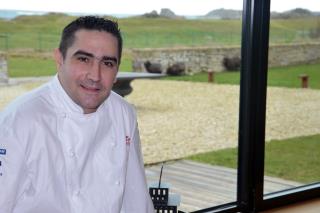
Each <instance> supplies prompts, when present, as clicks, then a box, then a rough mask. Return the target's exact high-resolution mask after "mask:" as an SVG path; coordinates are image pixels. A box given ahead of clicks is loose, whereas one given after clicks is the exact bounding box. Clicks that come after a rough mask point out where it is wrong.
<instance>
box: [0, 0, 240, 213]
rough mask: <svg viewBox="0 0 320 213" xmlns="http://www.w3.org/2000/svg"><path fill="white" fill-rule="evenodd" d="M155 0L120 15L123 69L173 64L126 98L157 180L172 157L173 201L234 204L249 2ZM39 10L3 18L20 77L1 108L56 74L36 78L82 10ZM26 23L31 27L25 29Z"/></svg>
mask: <svg viewBox="0 0 320 213" xmlns="http://www.w3.org/2000/svg"><path fill="white" fill-rule="evenodd" d="M128 2H129V1H128ZM149 2H153V5H152V6H150V7H149V6H148V7H145V8H146V10H145V11H143V12H141V11H139V12H138V13H137V14H132V13H134V12H126V11H123V12H122V11H120V13H121V15H119V14H115V16H117V17H118V23H119V25H120V28H121V31H122V33H123V39H124V51H123V56H122V61H121V62H122V63H121V67H120V71H121V72H123V71H126V72H132V71H137V72H139V71H142V72H148V68H147V66H146V62H147V61H149V62H150V63H151V64H152V65H155V64H160V65H161V72H162V73H167V71H168V70H169V69H171V71H172V73H171V74H170V75H172V76H168V77H165V78H161V79H152V80H151V79H135V80H133V81H132V82H131V86H132V88H133V91H132V92H131V93H130V94H128V95H127V96H125V99H126V100H128V101H129V102H130V103H132V104H133V105H134V106H135V107H136V109H137V115H138V122H139V129H140V136H141V146H142V151H143V157H144V161H145V164H146V165H145V168H146V174H147V180H148V184H150V186H151V185H152V184H155V185H154V186H155V187H157V186H158V184H159V176H160V171H161V166H162V163H163V162H164V168H163V173H162V179H161V180H162V182H161V183H162V184H163V185H164V186H165V184H168V185H169V186H170V187H169V192H163V193H162V192H161V193H162V195H163V196H165V194H167V193H169V194H170V196H169V198H170V199H171V198H173V200H170V199H169V201H170V203H169V204H170V205H171V204H173V205H174V203H171V202H173V201H175V200H174V199H175V198H176V197H175V196H174V195H173V194H176V195H178V196H180V200H181V202H180V206H179V207H178V209H179V210H182V211H186V212H189V211H194V210H200V209H203V208H208V207H212V206H215V205H220V204H224V203H229V202H233V201H235V200H236V187H237V183H236V182H237V170H236V169H237V143H238V138H237V136H238V114H239V111H238V109H239V79H240V73H239V68H240V42H241V25H242V23H241V13H242V11H241V10H242V1H232V5H233V8H232V9H234V10H227V9H219V8H226V5H230V4H229V3H226V2H231V0H230V1H219V3H218V4H217V2H215V1H211V0H201V1H199V0H190V1H188V3H185V2H184V3H182V2H179V4H173V2H172V1H163V2H164V4H159V1H149ZM149 2H148V3H149ZM161 2H162V1H161ZM200 2H201V3H200ZM128 4H129V3H128ZM136 4H137V3H136V2H135V5H136ZM157 5H159V6H157ZM177 5H178V6H177ZM123 8H124V9H125V7H123ZM126 8H130V7H126ZM135 8H136V6H135ZM147 8H154V9H156V12H152V9H150V10H148V9H147ZM165 8H168V9H165ZM79 12H81V11H79ZM125 13H130V14H125ZM30 14H32V12H31V13H30ZM143 14H144V15H143ZM7 15H8V14H7ZM35 15H38V16H22V17H17V18H15V19H8V20H2V19H0V26H3V27H1V28H0V51H8V52H10V54H8V58H7V60H8V61H7V62H8V74H9V77H10V81H9V83H10V84H9V85H7V86H0V97H1V99H0V112H1V111H2V110H3V109H4V107H5V106H7V104H8V103H9V102H10V101H12V100H13V99H14V98H15V97H17V96H18V95H21V94H23V93H25V92H27V91H30V90H31V89H33V88H35V87H37V86H39V85H41V84H42V83H43V82H46V81H48V78H39V79H38V78H36V79H35V78H34V77H35V76H52V75H54V74H55V65H54V63H53V62H52V60H51V58H50V57H51V52H52V50H53V48H55V47H56V46H57V45H58V42H59V38H60V34H59V33H60V31H61V29H62V28H63V27H64V26H65V25H66V24H67V23H69V22H70V21H71V20H72V19H73V18H74V17H70V16H69V15H70V14H69V15H68V14H64V15H63V14H38V13H36V14H35ZM104 15H110V13H109V14H104ZM130 15H135V17H129V16H130ZM136 15H143V16H139V17H136ZM11 18H12V17H11ZM34 20H37V21H34ZM40 20H41V21H40ZM13 23H14V24H13ZM25 23H28V28H25V27H22V26H25ZM39 23H40V24H39ZM43 23H45V24H43ZM38 24H39V25H38ZM16 28H17V29H16ZM146 48H147V49H146ZM142 49H143V50H142ZM181 70H182V71H183V72H182V73H181V75H180V73H179V71H181ZM151 71H152V70H151ZM151 71H150V70H149V72H151ZM16 77H28V78H23V79H17V78H16ZM200 153H201V155H198V154H200ZM163 185H161V186H163Z"/></svg>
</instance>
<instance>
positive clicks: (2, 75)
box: [0, 53, 9, 85]
mask: <svg viewBox="0 0 320 213" xmlns="http://www.w3.org/2000/svg"><path fill="white" fill-rule="evenodd" d="M8 81H9V79H8V67H7V59H6V56H5V54H3V53H0V85H3V84H7V83H8Z"/></svg>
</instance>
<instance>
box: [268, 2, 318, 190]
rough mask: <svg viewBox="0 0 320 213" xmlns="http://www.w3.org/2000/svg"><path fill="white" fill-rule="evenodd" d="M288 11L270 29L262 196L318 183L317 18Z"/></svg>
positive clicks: (279, 16) (303, 12)
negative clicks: (269, 182)
mask: <svg viewBox="0 0 320 213" xmlns="http://www.w3.org/2000/svg"><path fill="white" fill-rule="evenodd" d="M289 10H290V9H289V8H288V12H286V13H285V14H282V15H281V14H280V15H279V14H278V16H277V17H275V16H272V17H273V19H271V25H270V26H271V28H270V50H269V71H268V86H269V87H268V97H267V118H266V149H265V186H264V193H265V194H266V193H269V192H275V191H279V190H282V189H289V188H293V187H296V186H300V185H305V184H309V183H314V182H318V181H319V180H320V179H319V177H320V170H319V167H318V166H317V165H318V163H319V161H320V157H319V156H320V144H319V139H320V114H319V109H320V107H319V106H320V99H319V98H320V90H319V89H320V85H319V83H318V82H319V80H320V79H319V78H320V75H319V69H320V51H319V47H320V33H319V32H320V17H319V16H316V15H315V13H312V11H309V10H305V9H301V8H299V9H292V10H290V11H289ZM267 181H272V182H273V184H272V185H270V186H268V185H267V184H266V183H267Z"/></svg>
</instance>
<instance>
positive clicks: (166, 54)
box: [132, 43, 320, 74]
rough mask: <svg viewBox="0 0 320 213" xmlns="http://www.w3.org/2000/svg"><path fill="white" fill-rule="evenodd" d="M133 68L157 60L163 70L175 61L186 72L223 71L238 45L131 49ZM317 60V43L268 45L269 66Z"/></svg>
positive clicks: (237, 53) (319, 48)
mask: <svg viewBox="0 0 320 213" xmlns="http://www.w3.org/2000/svg"><path fill="white" fill-rule="evenodd" d="M132 52H133V63H132V65H133V66H132V69H133V70H134V71H137V72H144V71H146V70H145V67H144V62H146V61H150V62H151V63H160V64H161V66H162V72H163V73H165V72H166V69H167V68H168V67H169V66H171V65H173V64H175V63H177V62H183V63H185V65H186V72H187V73H189V74H192V73H198V72H203V71H204V72H207V71H209V70H212V71H214V72H222V71H224V70H225V68H224V66H223V63H222V61H223V58H224V57H229V58H231V57H240V47H239V46H237V47H199V48H195V47H193V48H157V49H151V48H150V49H133V50H132ZM319 59H320V43H302V44H286V45H285V44H282V45H270V47H269V67H277V66H286V65H293V64H303V63H312V62H314V61H316V60H319Z"/></svg>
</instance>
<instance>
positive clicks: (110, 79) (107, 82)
mask: <svg viewBox="0 0 320 213" xmlns="http://www.w3.org/2000/svg"><path fill="white" fill-rule="evenodd" d="M116 75H117V74H116V73H107V74H105V75H102V79H101V80H102V81H101V83H102V85H103V86H104V87H105V88H108V89H109V88H112V86H113V83H114V81H115V78H116Z"/></svg>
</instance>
